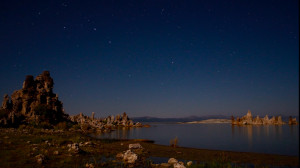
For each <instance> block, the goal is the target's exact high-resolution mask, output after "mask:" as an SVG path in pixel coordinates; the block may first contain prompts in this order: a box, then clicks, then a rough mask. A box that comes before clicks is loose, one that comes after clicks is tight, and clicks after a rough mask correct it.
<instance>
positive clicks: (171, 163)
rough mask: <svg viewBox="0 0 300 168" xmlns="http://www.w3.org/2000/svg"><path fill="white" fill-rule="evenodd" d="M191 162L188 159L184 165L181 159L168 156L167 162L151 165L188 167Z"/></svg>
mask: <svg viewBox="0 0 300 168" xmlns="http://www.w3.org/2000/svg"><path fill="white" fill-rule="evenodd" d="M192 164H193V162H192V161H188V162H187V163H186V165H184V163H183V162H182V161H178V160H177V159H175V158H170V159H169V160H168V163H161V164H155V165H153V167H166V168H167V167H168V168H171V167H173V168H186V167H190V166H191V165H192Z"/></svg>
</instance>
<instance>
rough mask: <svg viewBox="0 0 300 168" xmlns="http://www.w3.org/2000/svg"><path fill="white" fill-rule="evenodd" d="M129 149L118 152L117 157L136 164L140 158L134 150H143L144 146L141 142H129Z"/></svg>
mask: <svg viewBox="0 0 300 168" xmlns="http://www.w3.org/2000/svg"><path fill="white" fill-rule="evenodd" d="M128 148H129V149H128V150H126V151H124V152H122V153H118V154H117V156H116V158H118V159H121V160H122V161H123V162H124V163H127V164H131V165H132V164H134V163H135V162H136V161H137V160H138V158H139V157H138V155H137V154H136V153H135V152H134V151H135V150H143V147H142V146H141V145H140V144H139V143H136V144H129V145H128Z"/></svg>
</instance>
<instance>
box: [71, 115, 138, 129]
mask: <svg viewBox="0 0 300 168" xmlns="http://www.w3.org/2000/svg"><path fill="white" fill-rule="evenodd" d="M70 119H71V121H73V122H75V123H78V124H79V125H80V126H81V128H82V129H85V128H88V129H96V130H98V131H105V130H106V131H110V130H111V129H114V128H117V127H143V125H142V124H141V123H139V122H137V123H134V122H133V121H132V120H130V119H129V117H128V115H127V114H126V113H125V112H124V113H123V115H122V117H121V115H117V116H116V117H114V116H113V115H111V116H108V117H106V118H95V113H94V112H92V115H91V117H89V116H85V115H83V114H82V113H80V114H78V115H75V116H71V117H70Z"/></svg>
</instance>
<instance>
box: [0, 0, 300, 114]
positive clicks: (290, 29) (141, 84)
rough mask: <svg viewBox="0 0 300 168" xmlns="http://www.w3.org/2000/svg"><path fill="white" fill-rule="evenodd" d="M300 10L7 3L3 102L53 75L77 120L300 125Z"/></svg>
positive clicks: (0, 21)
mask: <svg viewBox="0 0 300 168" xmlns="http://www.w3.org/2000/svg"><path fill="white" fill-rule="evenodd" d="M298 5H299V1H298V0H272V1H268V0H249V1H246V0H242V1H241V0H240V1H234V0H221V1H220V0H204V1H201V0H195V1H192V0H190V1H186V0H146V1H142V0H130V1H127V0H122V1H121V0H120V1H112V0H106V1H100V0H94V1H89V0H82V1H76V0H70V1H57V0H53V1H30V0H29V1H28V0H7V1H1V3H0V56H1V61H0V75H1V77H0V83H1V84H0V86H1V87H0V95H1V99H0V100H1V101H2V100H3V99H2V95H4V94H5V93H7V94H9V95H11V94H12V92H13V91H14V90H17V89H21V87H22V83H23V81H24V79H25V76H26V75H29V74H30V75H33V76H34V77H36V76H37V75H39V74H41V73H42V71H44V70H49V71H50V73H51V76H52V77H53V78H54V83H55V85H54V92H55V93H57V94H58V95H59V99H60V100H62V102H63V103H64V108H65V111H66V113H68V114H71V115H73V114H78V113H79V112H83V113H84V114H88V115H90V114H91V112H95V113H96V116H97V117H105V116H108V115H110V114H113V115H116V114H120V113H122V112H127V113H128V114H129V116H130V117H139V116H154V117H186V116H191V115H196V116H202V115H219V114H220V115H234V116H237V115H244V114H246V113H247V111H248V109H250V110H251V111H252V113H253V114H254V115H260V116H262V115H265V114H268V115H271V116H273V115H279V114H281V115H298V113H299V103H298V101H299V31H298V29H299V15H298V14H299V8H298Z"/></svg>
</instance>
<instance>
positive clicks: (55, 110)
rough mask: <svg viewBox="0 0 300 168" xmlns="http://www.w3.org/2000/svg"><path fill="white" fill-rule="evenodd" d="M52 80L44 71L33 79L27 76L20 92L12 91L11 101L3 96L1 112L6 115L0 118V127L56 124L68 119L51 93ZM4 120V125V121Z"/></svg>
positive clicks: (55, 96) (55, 95)
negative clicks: (31, 123) (37, 123)
mask: <svg viewBox="0 0 300 168" xmlns="http://www.w3.org/2000/svg"><path fill="white" fill-rule="evenodd" d="M53 85H54V82H53V79H52V78H51V76H50V72H49V71H44V72H43V73H42V74H40V75H38V76H37V77H36V78H35V79H34V77H33V76H32V75H27V76H26V78H25V81H24V82H23V87H22V89H20V90H17V91H14V92H13V94H12V95H11V100H10V98H9V96H8V95H5V96H4V99H3V103H2V107H1V110H2V111H3V110H5V111H6V112H7V113H8V115H7V116H6V117H3V118H0V125H1V124H2V125H10V124H11V125H14V124H20V122H29V121H35V122H43V121H45V122H49V123H52V124H54V123H58V122H59V121H62V120H64V119H66V118H67V117H68V115H67V114H65V113H64V109H63V104H62V102H61V101H59V100H58V95H57V94H54V93H53V91H52V90H53ZM5 120H6V123H4V121H5Z"/></svg>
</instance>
